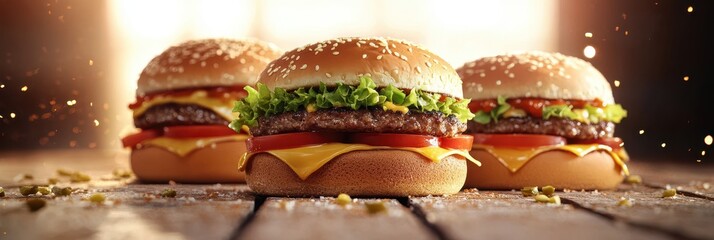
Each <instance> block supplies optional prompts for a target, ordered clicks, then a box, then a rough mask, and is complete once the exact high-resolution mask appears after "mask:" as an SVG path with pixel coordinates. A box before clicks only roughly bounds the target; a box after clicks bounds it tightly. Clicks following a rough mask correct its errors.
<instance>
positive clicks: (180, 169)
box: [131, 141, 246, 183]
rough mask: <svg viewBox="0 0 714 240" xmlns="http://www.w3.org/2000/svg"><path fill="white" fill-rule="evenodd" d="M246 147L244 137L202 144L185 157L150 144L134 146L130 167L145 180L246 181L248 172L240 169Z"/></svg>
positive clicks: (189, 181) (186, 181)
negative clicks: (212, 144)
mask: <svg viewBox="0 0 714 240" xmlns="http://www.w3.org/2000/svg"><path fill="white" fill-rule="evenodd" d="M245 151H246V149H245V141H227V142H220V143H216V144H215V147H205V148H199V149H196V150H194V151H193V152H191V153H189V154H188V155H186V156H183V157H182V156H179V155H176V154H174V153H172V152H170V151H168V150H166V149H164V148H160V147H153V146H148V147H143V148H140V149H132V152H131V169H132V171H133V172H134V174H135V175H136V177H137V178H138V179H139V180H141V181H142V182H155V183H167V182H168V181H175V182H178V183H227V182H244V181H245V173H243V172H241V171H238V167H237V164H238V159H239V158H240V156H241V155H242V154H243V153H245Z"/></svg>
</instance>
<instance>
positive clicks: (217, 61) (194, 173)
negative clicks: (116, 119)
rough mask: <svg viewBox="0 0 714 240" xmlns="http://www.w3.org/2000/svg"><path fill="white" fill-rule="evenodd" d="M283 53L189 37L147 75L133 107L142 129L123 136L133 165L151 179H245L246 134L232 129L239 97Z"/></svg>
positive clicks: (252, 44)
mask: <svg viewBox="0 0 714 240" xmlns="http://www.w3.org/2000/svg"><path fill="white" fill-rule="evenodd" d="M280 54H281V52H280V50H278V49H277V48H276V47H275V46H274V45H272V44H269V43H265V42H261V41H257V40H231V39H203V40H196V41H188V42H184V43H182V44H180V45H178V46H173V47H170V48H169V49H167V50H166V51H164V52H163V53H161V54H160V55H158V56H156V57H155V58H154V59H152V60H151V62H149V64H148V65H147V66H146V67H145V68H144V70H143V72H142V73H141V76H140V77H139V80H138V84H137V90H136V102H134V103H132V104H130V105H129V108H130V109H131V110H132V111H133V116H134V125H135V126H136V127H137V128H138V130H139V131H138V132H137V133H135V134H131V135H128V136H126V137H124V138H123V139H122V143H123V145H124V147H127V148H131V168H132V170H133V171H134V173H135V174H136V176H137V178H138V179H140V180H142V181H146V182H166V181H170V180H173V181H176V182H185V183H216V182H242V181H244V175H243V174H242V173H240V172H239V171H238V170H237V169H236V164H237V162H238V159H239V157H240V155H241V154H243V153H244V152H245V139H246V138H247V137H248V135H247V134H246V133H245V132H238V133H237V132H235V131H233V130H231V129H230V128H228V124H229V123H230V121H231V120H232V119H233V118H234V116H233V113H232V111H231V110H232V108H233V102H234V101H235V99H236V98H240V97H243V96H245V95H246V93H245V91H244V90H243V87H244V86H249V85H253V84H255V82H256V81H257V78H258V75H259V74H260V72H261V71H262V70H263V68H265V66H266V65H267V64H268V62H270V61H272V60H273V59H275V58H276V57H278V56H279V55H280Z"/></svg>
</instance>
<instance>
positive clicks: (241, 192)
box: [0, 150, 714, 240]
mask: <svg viewBox="0 0 714 240" xmlns="http://www.w3.org/2000/svg"><path fill="white" fill-rule="evenodd" d="M127 159H128V154H127V152H124V151H122V152H102V151H67V150H65V151H40V152H18V153H2V154H0V186H2V187H4V189H5V192H6V196H5V197H0V239H341V240H345V239H714V187H712V186H711V185H712V184H714V174H713V173H714V169H713V168H712V167H710V166H706V165H703V164H697V163H682V164H661V163H647V162H638V161H636V160H635V161H633V162H631V164H630V167H631V169H632V172H633V173H634V174H637V175H640V176H642V179H643V184H635V185H631V184H623V185H621V186H620V187H619V188H618V189H617V190H614V191H567V192H563V191H560V192H557V193H556V194H557V195H559V196H560V197H561V199H562V204H561V205H552V204H550V205H549V204H542V203H536V202H535V201H534V200H533V198H532V197H524V196H522V194H521V193H520V191H483V190H476V189H466V190H464V191H462V192H461V193H459V194H455V195H450V196H443V197H412V198H400V199H355V200H354V201H353V202H352V203H351V204H348V205H346V206H342V205H339V204H337V202H336V201H335V198H334V196H327V197H321V198H264V197H261V196H254V195H253V194H252V193H251V192H250V189H248V187H247V186H245V185H241V184H213V185H185V184H177V185H173V184H169V183H167V184H150V185H149V184H139V183H135V182H134V179H132V178H129V179H119V180H117V179H115V178H114V177H113V176H112V174H111V173H112V171H113V170H115V169H128V167H129V166H128V160H127ZM58 169H66V170H72V171H80V172H82V173H86V174H88V175H90V176H91V177H92V181H90V182H86V183H70V182H69V180H68V179H67V178H61V177H60V178H59V179H60V183H58V184H57V185H58V186H71V187H73V188H76V189H77V190H76V192H74V193H73V194H72V195H71V196H69V197H50V196H30V197H24V196H22V195H21V194H20V193H19V186H22V185H31V184H47V179H48V178H50V177H56V176H57V170H58ZM19 174H29V175H31V176H32V177H33V179H24V180H22V179H21V177H17V176H18V175H19ZM668 186H669V187H672V188H676V189H678V194H677V196H676V197H673V198H662V197H661V196H662V192H663V191H664V189H665V188H667V187H668ZM166 188H173V189H175V190H176V191H177V193H178V194H177V196H176V197H175V198H166V197H161V195H160V192H161V191H162V190H164V189H166ZM95 193H103V194H105V196H106V198H107V200H106V201H105V202H104V203H102V204H95V203H91V202H89V201H87V200H86V199H87V198H88V197H89V196H91V195H92V194H95ZM622 197H625V198H629V199H631V200H632V203H633V205H632V206H631V207H623V206H618V201H619V200H620V199H621V198H622ZM28 198H42V199H45V200H46V203H47V204H46V206H45V207H44V208H42V209H40V210H38V211H36V212H31V211H30V210H29V208H28V207H27V205H26V201H27V199H28ZM374 202H381V203H383V204H384V206H385V207H386V211H380V212H377V213H370V212H369V211H367V208H366V203H374Z"/></svg>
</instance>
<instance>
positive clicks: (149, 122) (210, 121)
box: [134, 103, 229, 129]
mask: <svg viewBox="0 0 714 240" xmlns="http://www.w3.org/2000/svg"><path fill="white" fill-rule="evenodd" d="M228 123H229V121H228V120H226V119H224V118H223V117H221V116H220V115H218V114H217V113H215V112H214V111H213V110H211V109H208V108H205V107H201V106H199V105H195V104H178V103H167V104H161V105H157V106H153V107H151V108H149V109H148V110H146V112H144V114H141V115H140V116H139V117H137V118H135V119H134V125H135V126H136V127H137V128H141V129H151V128H162V127H166V126H187V125H224V126H228Z"/></svg>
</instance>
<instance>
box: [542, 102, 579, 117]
mask: <svg viewBox="0 0 714 240" xmlns="http://www.w3.org/2000/svg"><path fill="white" fill-rule="evenodd" d="M551 117H557V118H569V119H576V118H578V115H577V114H575V112H573V106H570V105H551V106H545V107H543V119H549V118H551Z"/></svg>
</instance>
